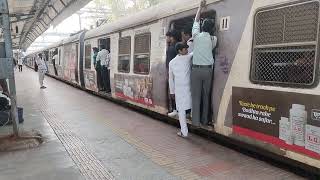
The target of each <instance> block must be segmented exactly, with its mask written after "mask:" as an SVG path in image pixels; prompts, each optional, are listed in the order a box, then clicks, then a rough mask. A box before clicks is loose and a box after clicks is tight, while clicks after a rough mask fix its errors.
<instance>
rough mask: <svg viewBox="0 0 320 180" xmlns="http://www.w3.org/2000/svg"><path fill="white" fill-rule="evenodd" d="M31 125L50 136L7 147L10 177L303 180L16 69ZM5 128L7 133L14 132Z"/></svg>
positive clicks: (2, 162) (1, 130)
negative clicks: (14, 148)
mask: <svg viewBox="0 0 320 180" xmlns="http://www.w3.org/2000/svg"><path fill="white" fill-rule="evenodd" d="M16 83H17V96H18V104H19V106H21V107H23V108H24V118H25V122H24V124H23V125H22V126H21V128H22V129H24V130H32V129H34V130H37V131H40V132H41V134H42V135H43V136H44V138H45V142H44V143H43V144H42V145H41V146H40V147H38V148H35V149H29V150H24V151H15V152H9V153H0V179H1V180H2V179H3V180H5V179H8V180H9V179H10V180H20V179H23V180H43V179H45V180H57V179H59V180H79V179H80V180H82V179H83V180H85V179H96V180H100V179H101V180H102V179H120V180H144V179H145V180H176V179H177V180H178V179H188V180H197V179H203V180H209V179H217V180H224V179H227V180H251V179H252V180H255V179H257V180H258V179H259V180H286V179H288V180H296V179H304V178H303V177H300V176H298V175H296V174H294V173H292V172H288V171H287V170H284V169H280V168H278V167H275V166H274V165H271V164H268V163H266V162H264V161H259V160H257V159H254V158H252V157H249V156H246V155H244V154H242V153H239V152H237V151H234V150H231V149H229V148H227V147H224V146H221V145H219V144H215V143H213V142H211V141H209V140H206V139H204V138H202V137H199V136H197V135H194V134H191V135H190V137H189V138H188V139H182V138H180V137H178V136H177V135H176V133H177V131H178V130H177V128H176V127H173V126H171V125H168V124H165V123H163V122H160V121H157V120H155V119H152V118H150V117H148V116H145V115H143V114H139V113H137V112H134V111H132V110H130V109H127V108H124V107H122V106H119V105H116V104H114V103H112V102H109V101H107V100H104V99H101V98H99V97H96V96H94V95H91V94H89V93H87V92H84V91H81V90H79V89H76V88H73V87H71V86H69V85H66V84H64V83H62V82H59V81H57V80H55V79H52V78H49V77H46V79H45V85H46V86H47V87H48V88H47V89H44V90H41V89H39V85H38V76H37V73H36V72H34V71H33V70H30V69H27V68H24V70H23V72H22V73H19V72H16ZM11 128H12V127H11V126H9V127H0V134H1V135H2V134H5V133H8V132H10V131H11Z"/></svg>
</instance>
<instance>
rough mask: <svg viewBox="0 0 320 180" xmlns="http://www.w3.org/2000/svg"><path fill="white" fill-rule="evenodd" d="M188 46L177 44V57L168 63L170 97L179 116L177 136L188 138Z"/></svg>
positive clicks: (190, 56) (190, 57)
mask: <svg viewBox="0 0 320 180" xmlns="http://www.w3.org/2000/svg"><path fill="white" fill-rule="evenodd" d="M188 48H189V46H188V45H187V44H184V43H181V42H180V43H177V45H176V50H177V52H178V55H177V56H176V57H175V58H174V59H172V60H171V62H170V63H169V89H170V96H171V97H172V99H175V102H176V107H177V110H178V115H179V122H180V127H181V131H180V132H178V136H181V137H187V136H188V126H187V120H186V111H187V110H189V109H191V106H192V98H191V86H190V73H191V59H192V53H191V54H188Z"/></svg>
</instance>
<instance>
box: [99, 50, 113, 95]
mask: <svg viewBox="0 0 320 180" xmlns="http://www.w3.org/2000/svg"><path fill="white" fill-rule="evenodd" d="M99 61H100V63H101V74H102V75H101V76H102V85H103V88H102V90H103V91H106V92H107V93H110V92H111V88H110V70H109V63H110V53H109V51H108V50H106V47H105V45H101V50H100V52H99V53H98V55H97V62H99Z"/></svg>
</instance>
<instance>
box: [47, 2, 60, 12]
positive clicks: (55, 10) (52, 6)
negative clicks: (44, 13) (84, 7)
mask: <svg viewBox="0 0 320 180" xmlns="http://www.w3.org/2000/svg"><path fill="white" fill-rule="evenodd" d="M49 7H51V8H52V9H53V10H54V12H56V14H59V12H58V11H57V9H56V8H55V7H54V5H52V4H51V5H49Z"/></svg>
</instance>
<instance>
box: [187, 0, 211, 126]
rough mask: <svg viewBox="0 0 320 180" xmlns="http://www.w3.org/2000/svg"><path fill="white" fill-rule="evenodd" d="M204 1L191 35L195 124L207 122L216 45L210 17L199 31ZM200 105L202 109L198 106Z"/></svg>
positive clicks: (199, 124)
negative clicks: (212, 34)
mask: <svg viewBox="0 0 320 180" xmlns="http://www.w3.org/2000/svg"><path fill="white" fill-rule="evenodd" d="M205 6H206V1H205V0H201V2H200V6H199V9H198V11H197V14H196V17H195V22H194V24H193V28H192V37H193V45H194V49H193V61H192V72H191V92H192V123H193V124H194V125H195V126H201V125H204V126H206V125H208V122H209V119H208V117H209V108H210V104H209V102H210V101H209V98H211V97H210V89H211V86H212V76H213V73H214V58H213V54H212V50H213V49H214V48H215V47H216V45H217V37H216V36H211V35H210V32H211V31H212V29H213V27H214V22H213V21H212V20H211V19H205V20H204V21H203V23H202V26H201V29H202V32H200V16H201V11H202V9H203V8H204V7H205ZM201 105H202V106H201ZM200 107H202V109H201V108H200Z"/></svg>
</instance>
